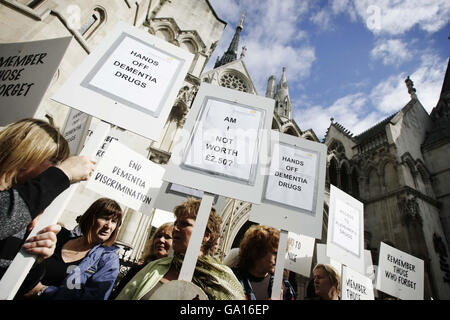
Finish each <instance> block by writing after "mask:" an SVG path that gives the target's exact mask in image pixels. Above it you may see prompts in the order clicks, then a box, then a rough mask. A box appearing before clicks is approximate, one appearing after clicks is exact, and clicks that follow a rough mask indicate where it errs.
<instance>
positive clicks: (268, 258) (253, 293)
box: [233, 225, 296, 300]
mask: <svg viewBox="0 0 450 320" xmlns="http://www.w3.org/2000/svg"><path fill="white" fill-rule="evenodd" d="M279 240H280V231H279V230H277V229H275V228H272V227H268V226H263V225H254V226H251V227H250V228H249V229H248V230H247V231H246V232H245V234H244V238H243V239H242V241H241V244H240V245H239V256H238V262H237V266H236V268H233V272H234V273H235V275H236V277H237V278H238V279H239V282H240V283H241V285H242V287H243V288H244V292H245V295H246V299H247V300H268V299H271V296H272V286H273V279H274V276H273V273H274V271H275V262H276V258H277V251H278V241H279ZM282 286H283V293H282V298H283V300H295V299H296V295H295V292H294V290H293V289H292V286H291V285H290V283H289V281H288V280H287V279H283V284H282Z"/></svg>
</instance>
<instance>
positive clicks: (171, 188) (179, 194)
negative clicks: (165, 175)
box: [155, 181, 226, 214]
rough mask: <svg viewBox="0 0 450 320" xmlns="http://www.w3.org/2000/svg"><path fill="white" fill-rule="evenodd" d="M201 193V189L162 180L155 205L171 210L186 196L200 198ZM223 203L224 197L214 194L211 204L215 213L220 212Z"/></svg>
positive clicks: (223, 205)
mask: <svg viewBox="0 0 450 320" xmlns="http://www.w3.org/2000/svg"><path fill="white" fill-rule="evenodd" d="M203 195H204V192H203V191H201V190H197V189H193V188H189V187H186V186H183V185H179V184H175V183H169V182H166V181H163V183H162V185H161V188H160V189H159V193H158V196H157V197H156V200H155V207H156V208H158V209H161V210H165V211H169V212H172V211H173V209H174V208H175V207H176V206H178V205H179V204H180V203H183V202H184V201H186V200H187V198H196V199H202V198H203ZM225 204H226V201H225V198H224V197H219V196H218V195H215V196H214V200H213V206H214V208H215V209H216V211H217V213H219V214H220V213H221V212H222V210H223V209H224V207H225Z"/></svg>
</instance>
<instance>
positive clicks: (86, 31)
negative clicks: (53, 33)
mask: <svg viewBox="0 0 450 320" xmlns="http://www.w3.org/2000/svg"><path fill="white" fill-rule="evenodd" d="M105 21H106V11H105V10H104V9H102V8H99V7H97V8H95V9H94V11H93V13H92V14H91V15H90V17H89V18H88V19H87V21H86V22H85V23H83V25H82V26H81V28H80V30H79V31H80V33H81V35H82V36H83V37H84V38H85V39H86V40H87V39H89V38H90V37H92V35H93V34H94V33H95V32H96V31H97V30H98V29H99V28H100V26H101V25H102V24H103V23H104V22H105Z"/></svg>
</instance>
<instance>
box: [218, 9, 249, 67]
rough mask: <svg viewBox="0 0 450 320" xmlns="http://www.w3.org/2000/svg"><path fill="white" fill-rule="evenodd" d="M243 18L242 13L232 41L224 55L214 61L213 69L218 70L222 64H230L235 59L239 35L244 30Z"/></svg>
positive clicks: (243, 14)
mask: <svg viewBox="0 0 450 320" xmlns="http://www.w3.org/2000/svg"><path fill="white" fill-rule="evenodd" d="M244 17H245V12H243V13H242V16H241V22H240V23H239V25H238V26H237V27H236V32H235V33H234V36H233V40H231V43H230V46H229V47H228V50H227V51H226V52H225V53H224V55H223V56H222V58H221V59H220V60H218V61H216V64H215V65H214V68H218V67H220V66H223V65H224V64H227V63H230V62H232V61H234V60H236V59H237V52H238V48H239V37H240V35H241V31H242V29H244Z"/></svg>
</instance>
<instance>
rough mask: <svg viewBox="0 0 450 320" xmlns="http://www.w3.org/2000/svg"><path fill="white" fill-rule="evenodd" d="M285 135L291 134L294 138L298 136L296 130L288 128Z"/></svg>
mask: <svg viewBox="0 0 450 320" xmlns="http://www.w3.org/2000/svg"><path fill="white" fill-rule="evenodd" d="M284 133H286V134H289V135H291V136H294V137H296V136H297V132H295V130H294V128H292V127H288V128H287V129H285V130H284Z"/></svg>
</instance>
